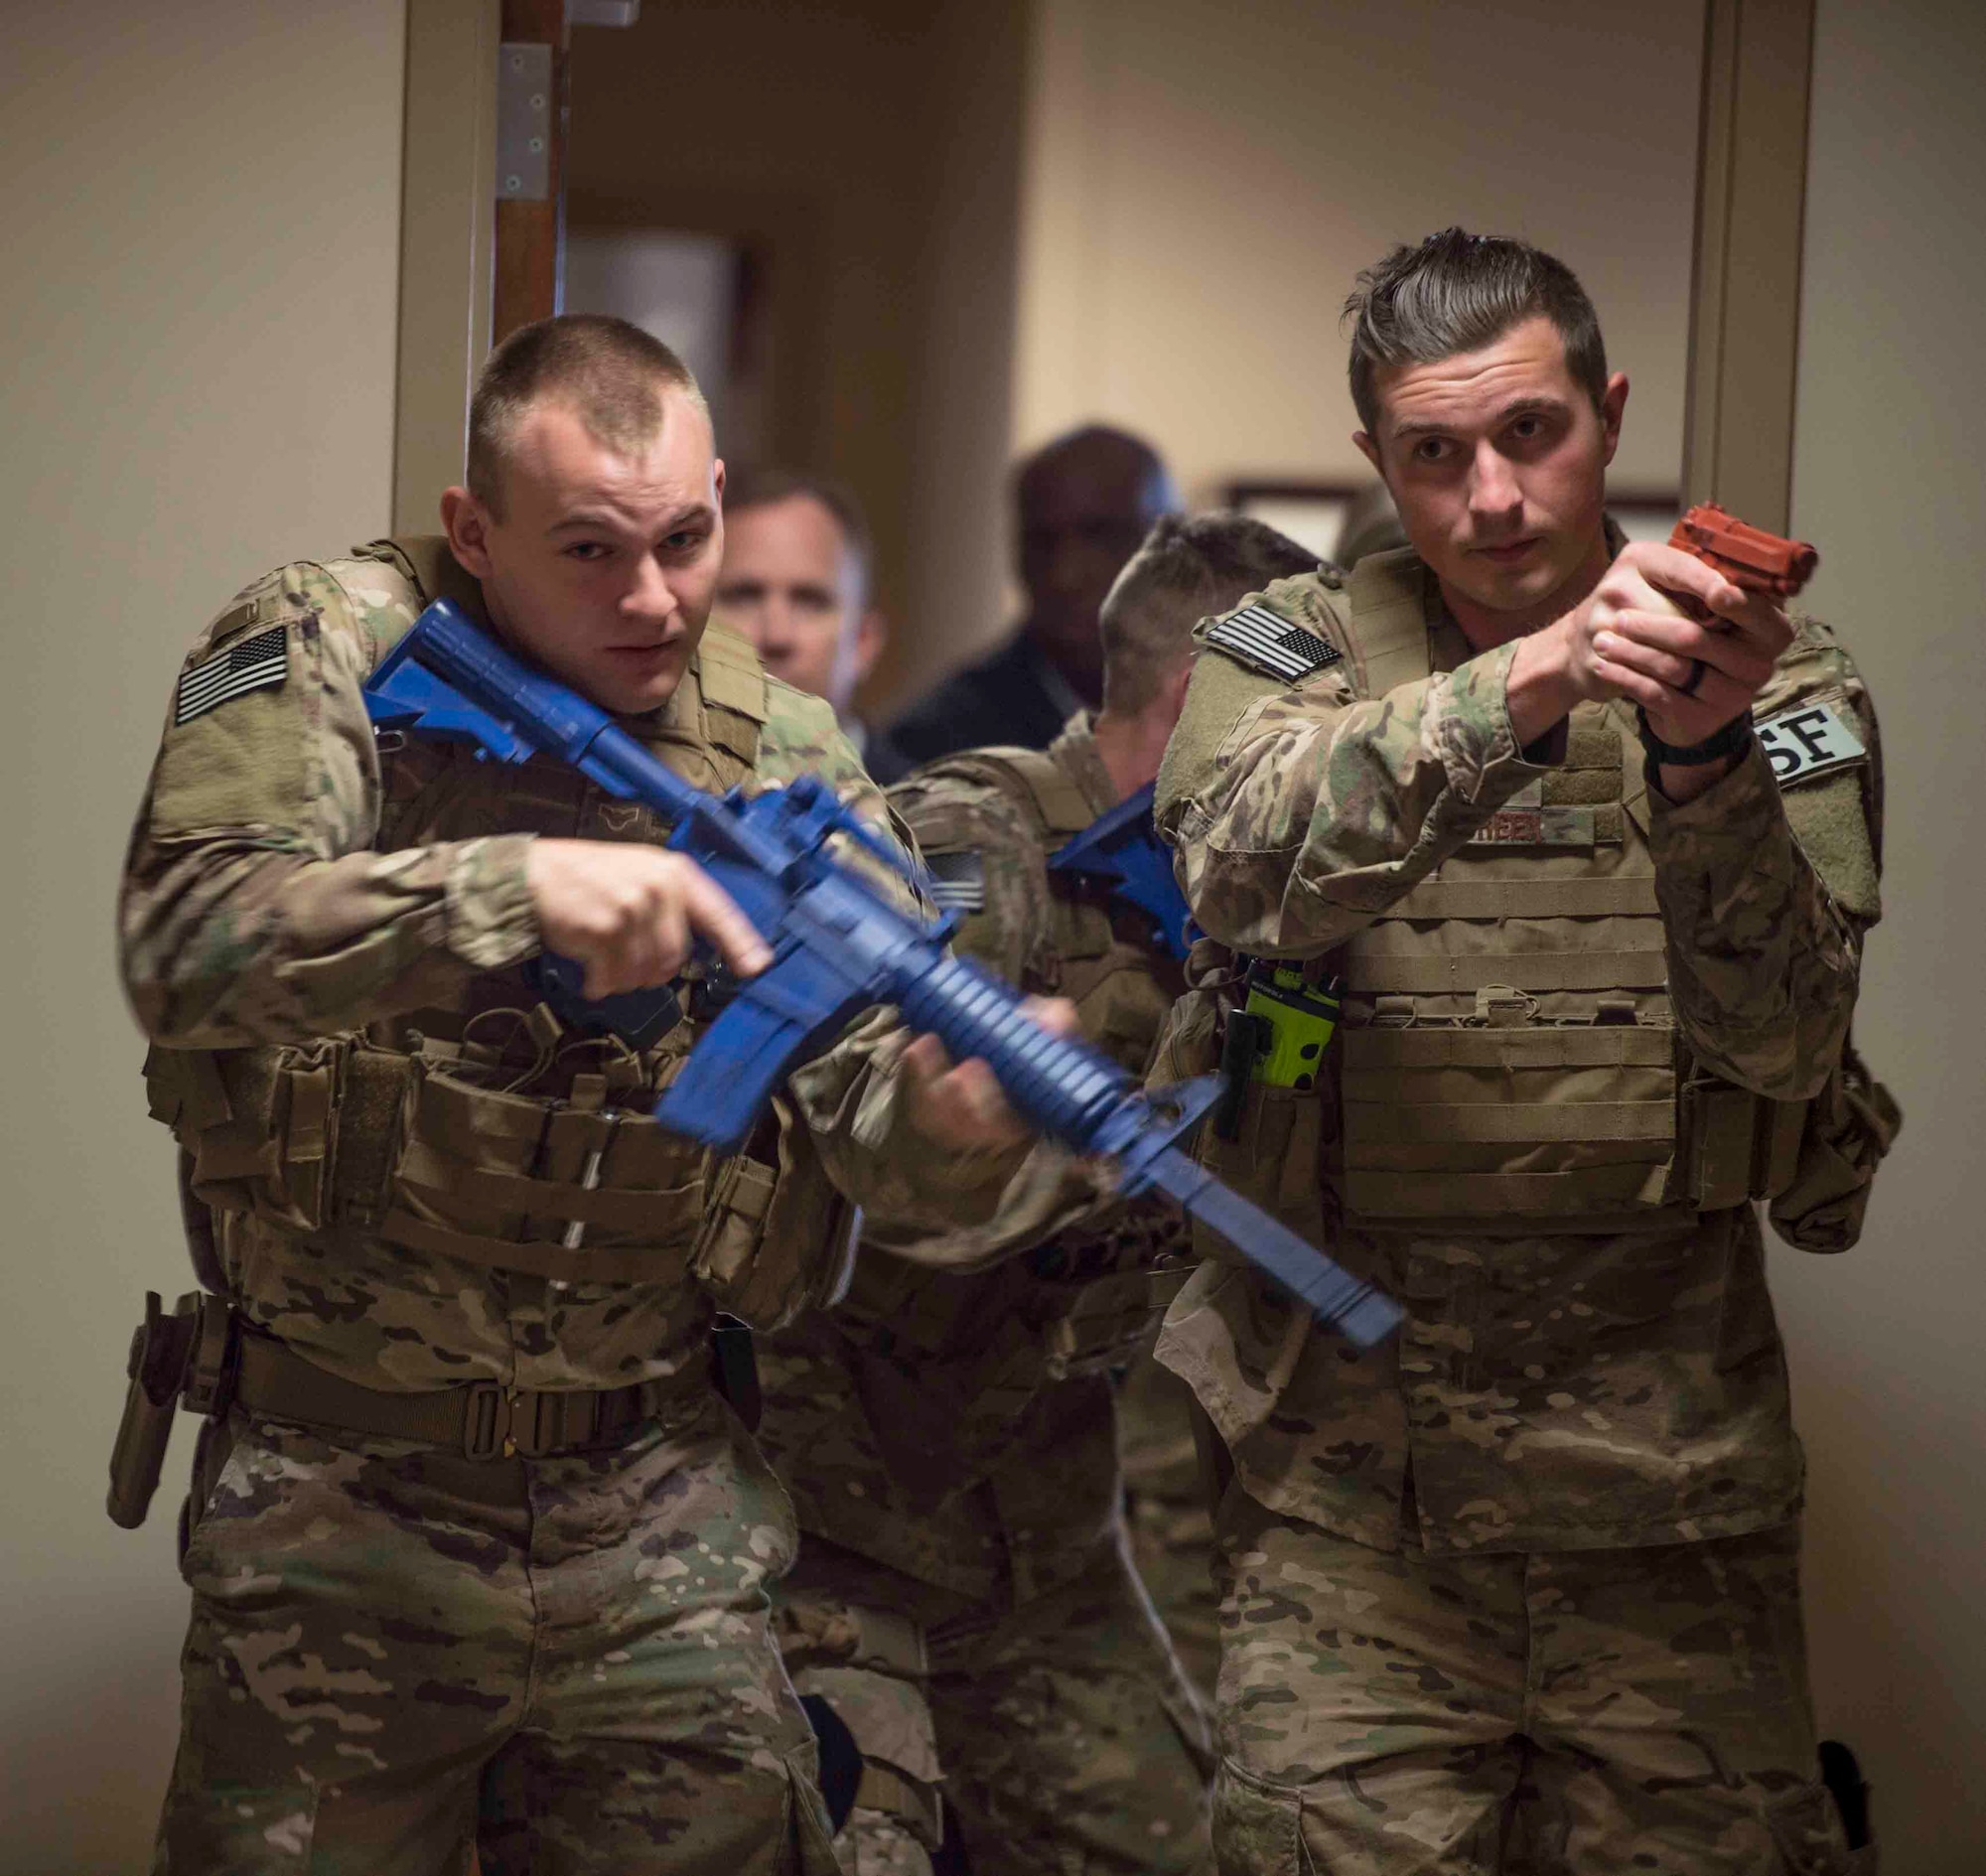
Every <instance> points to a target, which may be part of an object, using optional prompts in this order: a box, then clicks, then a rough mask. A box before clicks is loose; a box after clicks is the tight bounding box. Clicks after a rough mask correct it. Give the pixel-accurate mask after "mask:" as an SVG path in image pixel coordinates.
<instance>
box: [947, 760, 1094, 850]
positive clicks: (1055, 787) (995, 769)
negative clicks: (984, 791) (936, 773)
mask: <svg viewBox="0 0 1986 1876" xmlns="http://www.w3.org/2000/svg"><path fill="white" fill-rule="evenodd" d="M943 769H944V772H945V773H947V774H952V773H956V774H960V775H965V776H969V777H971V778H972V780H973V781H975V782H982V783H987V784H990V785H991V786H992V787H994V788H997V789H999V790H1000V791H1001V792H1002V793H1003V794H1009V795H1012V796H1013V797H1014V798H1016V799H1017V800H1021V801H1024V802H1026V803H1027V805H1028V806H1029V807H1030V808H1031V809H1032V810H1033V811H1034V815H1035V819H1036V822H1037V823H1038V825H1039V826H1040V828H1041V831H1042V832H1043V833H1044V834H1046V835H1051V836H1060V839H1058V840H1057V842H1056V844H1057V845H1060V844H1061V843H1062V841H1063V840H1066V839H1067V837H1068V836H1069V835H1070V834H1079V833H1080V832H1081V831H1082V830H1083V829H1084V828H1085V827H1087V826H1088V825H1089V823H1090V822H1091V821H1093V820H1094V819H1095V818H1096V815H1097V809H1096V808H1095V807H1094V806H1093V805H1091V803H1090V800H1089V797H1088V796H1087V795H1086V794H1083V792H1082V790H1081V789H1080V788H1078V787H1077V786H1076V783H1075V781H1074V779H1073V778H1072V777H1071V776H1069V775H1067V774H1066V773H1065V772H1064V769H1063V767H1062V765H1061V764H1060V763H1058V762H1057V761H1056V760H1055V758H1054V757H1053V756H1051V755H1050V754H1049V753H1048V752H1047V751H1046V750H1041V749H1019V748H1013V749H1010V748H1006V747H1001V748H997V749H975V750H973V751H972V752H971V753H970V754H969V755H964V756H950V757H947V758H946V759H945V761H944V763H943Z"/></svg>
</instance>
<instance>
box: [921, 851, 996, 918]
mask: <svg viewBox="0 0 1986 1876" xmlns="http://www.w3.org/2000/svg"><path fill="white" fill-rule="evenodd" d="M924 866H925V868H926V869H927V870H928V871H929V873H930V898H931V903H932V904H933V905H934V906H936V907H937V909H938V910H939V911H940V912H980V911H983V910H984V909H985V906H986V862H985V861H984V860H983V859H982V858H981V857H980V856H979V855H978V854H976V853H927V854H925V855H924Z"/></svg>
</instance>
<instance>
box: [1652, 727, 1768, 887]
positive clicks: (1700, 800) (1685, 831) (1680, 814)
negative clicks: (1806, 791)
mask: <svg viewBox="0 0 1986 1876" xmlns="http://www.w3.org/2000/svg"><path fill="white" fill-rule="evenodd" d="M1781 814H1782V809H1781V808H1780V806H1779V788H1778V784H1777V783H1776V782H1774V781H1773V766H1772V764H1771V762H1769V761H1768V760H1767V757H1766V752H1765V750H1764V749H1763V748H1762V747H1761V746H1760V744H1759V743H1757V742H1756V741H1755V742H1754V743H1753V744H1752V746H1751V747H1750V748H1749V749H1748V750H1746V752H1745V754H1744V755H1743V756H1741V757H1740V758H1739V759H1738V761H1737V762H1736V763H1735V764H1733V765H1732V768H1731V771H1730V773H1729V774H1728V775H1724V776H1720V777H1719V778H1718V780H1717V781H1715V782H1713V783H1712V784H1711V785H1710V787H1709V788H1707V789H1705V790H1704V792H1703V793H1702V794H1698V795H1695V796H1693V797H1692V798H1691V799H1689V800H1687V801H1672V800H1670V799H1669V797H1668V796H1667V795H1666V794H1663V793H1662V792H1661V790H1660V789H1659V788H1651V789H1649V791H1648V839H1649V843H1650V844H1651V845H1652V846H1653V848H1654V850H1655V855H1656V858H1657V859H1659V858H1661V857H1662V854H1663V849H1664V847H1665V846H1666V847H1668V848H1670V849H1671V850H1673V849H1674V847H1675V845H1676V843H1677V842H1679V841H1683V840H1687V841H1688V843H1689V845H1690V847H1691V849H1692V850H1693V851H1695V852H1698V853H1700V852H1701V850H1702V847H1703V844H1704V842H1705V841H1706V840H1707V841H1709V842H1711V843H1712V844H1714V845H1717V846H1729V847H1732V848H1733V849H1734V850H1736V851H1738V852H1740V853H1744V852H1749V851H1752V850H1755V849H1756V848H1757V846H1758V843H1759V841H1760V839H1761V837H1762V836H1763V835H1764V834H1765V832H1766V830H1767V829H1768V828H1769V827H1771V826H1772V825H1773V822H1775V821H1777V820H1778V819H1780V817H1781Z"/></svg>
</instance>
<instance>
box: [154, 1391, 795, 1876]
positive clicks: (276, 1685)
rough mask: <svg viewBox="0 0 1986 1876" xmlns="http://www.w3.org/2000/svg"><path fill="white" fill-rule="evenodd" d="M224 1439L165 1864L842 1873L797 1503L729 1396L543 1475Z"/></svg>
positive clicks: (200, 1581) (212, 1469)
mask: <svg viewBox="0 0 1986 1876" xmlns="http://www.w3.org/2000/svg"><path fill="white" fill-rule="evenodd" d="M213 1433H215V1434H218V1435H220V1437H219V1438H218V1439H215V1438H212V1437H211V1438H210V1439H209V1440H208V1441H207V1442H206V1447H205V1450H204V1452H203V1455H202V1461H201V1464H200V1466H199V1468H198V1470H197V1476H196V1484H195V1499H194V1509H195V1510H196V1512H197V1514H198V1515H197V1516H196V1517H195V1518H194V1521H193V1525H192V1530H191V1538H190V1542H189V1543H188V1546H187V1550H186V1556H185V1561H184V1566H183V1567H184V1574H185V1576H186V1579H187V1582H188V1584H189V1585H190V1586H191V1588H192V1590H193V1596H194V1608H193V1624H192V1628H191V1630H190V1631H189V1633H188V1636H187V1644H186V1652H185V1656H184V1660H183V1668H184V1676H185V1697H184V1710H183V1725H182V1732H181V1739H180V1748H179V1757H178V1760H177V1762H176V1764H175V1767H174V1771H173V1778H172V1784H171V1788H170V1791H169V1793H168V1796H167V1800H166V1808H165V1816H164V1820H163V1822H162V1824H161V1827H160V1833H159V1843H158V1851H157V1859H156V1862H155V1864H154V1869H155V1872H165V1871H171V1872H174V1873H175V1876H182V1873H185V1876H195V1873H197V1876H214V1872H218V1871H228V1872H236V1871H252V1872H257V1873H258V1876H260V1873H262V1872H267V1873H268V1876H276V1873H277V1872H289V1871H305V1870H309V1871H312V1872H320V1873H324V1876H360V1873H361V1872H363V1876H401V1873H402V1872H404V1873H405V1876H415V1872H419V1876H435V1873H436V1872H447V1871H463V1870H466V1869H467V1868H468V1867H469V1858H470V1851H471V1846H472V1845H475V1846H476V1848H477V1850H478V1853H479V1855H480V1858H481V1867H482V1871H483V1876H522V1873H523V1872H525V1871H530V1872H533V1873H534V1876H568V1873H570V1876H590V1873H592V1872H601V1873H602V1876H604V1873H605V1872H609V1871H612V1872H614V1873H615V1876H635V1873H636V1872H640V1871H656V1872H658V1871H663V1870H667V1871H669V1872H671V1873H672V1876H676V1873H682V1872H708V1873H709V1876H759V1873H761V1872H763V1873H764V1876H786V1873H787V1872H793V1871H803V1872H808V1876H813V1873H815V1872H831V1871H832V1870H833V1869H834V1861H833V1853H832V1850H831V1849H830V1848H829V1845H828V1841H827V1825H826V1817H825V1812H824V1810H823V1809H822V1807H821V1804H820V1799H819V1795H818V1793H817V1791H816V1790H815V1789H814V1786H813V1783H812V1780H813V1769H814V1756H813V1748H812V1736H811V1734H810V1732H809V1730H808V1727H807V1724H806V1720H805V1716H804V1715H803V1713H802V1712H801V1710H800V1708H799V1705H798V1702H797V1701H796V1699H795V1697H794V1695H793V1692H792V1689H791V1687H790V1685H789V1684H788V1682H787V1680H786V1676H785V1673H784V1671H783V1669H782V1668H781V1666H780V1659H779V1654H778V1651H777V1649H776V1647H775V1645H774V1642H773V1638H772V1633H771V1628H770V1624H769V1620H768V1597H767V1588H768V1583H769V1580H770V1579H771V1578H773V1577H776V1576H777V1575H778V1574H779V1573H780V1571H781V1570H782V1569H784V1568H785V1567H786V1565H787V1564H788V1562H789V1561H790V1560H791V1556H792V1550H793V1543H794V1532H793V1525H792V1513H791V1509H790V1507H789V1506H788V1505H787V1503H786V1501H785V1495H784V1494H783V1493H782V1492H781V1490H780V1487H779V1485H778V1484H777V1483H776V1482H775V1481H774V1479H773V1477H772V1475H771V1473H770V1472H769V1471H768V1470H767V1469H766V1467H765V1464H764V1462H763V1461H761V1460H760V1459H759V1457H758V1456H757V1454H756V1453H755V1452H754V1450H753V1449H752V1446H751V1444H750V1442H749V1441H748V1440H747V1439H746V1438H745V1436H744V1434H743V1432H742V1431H741V1430H740V1429H739V1427H738V1425H737V1423H736V1421H735V1420H734V1419H733V1418H732V1417H731V1415H730V1413H729V1411H728V1409H726V1408H725V1407H724V1406H723V1405H722V1404H721V1403H719V1402H718V1401H716V1400H714V1399H711V1398H708V1397H701V1398H698V1399H693V1400H692V1401H691V1402H689V1403H688V1404H687V1405H686V1406H685V1408H684V1409H683V1410H682V1411H681V1412H680V1413H678V1414H677V1415H675V1416H674V1418H673V1420H672V1421H664V1422H662V1423H651V1424H650V1425H648V1426H646V1427H642V1428H639V1429H637V1430H636V1431H635V1432H634V1433H633V1434H632V1435H631V1436H629V1437H628V1438H627V1439H626V1441H625V1442H624V1443H623V1444H621V1445H619V1446H618V1447H614V1448H611V1449H608V1450H602V1451H593V1452H588V1453H581V1454H568V1455H562V1456H558V1457H553V1458H544V1459H526V1458H523V1457H521V1456H520V1457H516V1458H511V1459H492V1460H469V1459H465V1458H462V1457H460V1456H459V1455H451V1454H444V1453H438V1452H436V1451H434V1450H433V1449H431V1448H425V1447H416V1446H413V1445H410V1444H409V1443H407V1442H404V1441H394V1440H375V1439H364V1438H358V1437H355V1436H354V1437H343V1436H340V1437H337V1438H334V1437H331V1436H329V1435H327V1434H325V1433H323V1432H308V1431H305V1430H302V1429H300V1428H297V1427H294V1426H285V1425H279V1424H276V1423H274V1422H270V1421H265V1420H258V1421H256V1422H253V1423H249V1422H247V1421H245V1420H243V1419H242V1418H241V1417H240V1416H239V1415H238V1414H237V1415H236V1416H235V1417H234V1418H233V1419H231V1420H230V1421H229V1422H227V1423H225V1424H224V1425H222V1426H216V1427H215V1428H214V1429H213Z"/></svg>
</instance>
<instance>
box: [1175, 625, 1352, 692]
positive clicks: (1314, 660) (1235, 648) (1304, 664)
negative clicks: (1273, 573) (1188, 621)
mask: <svg viewBox="0 0 1986 1876" xmlns="http://www.w3.org/2000/svg"><path fill="white" fill-rule="evenodd" d="M1206 643H1207V644H1208V645H1217V646H1218V647H1219V648H1220V649H1222V650H1223V651H1225V652H1226V653H1227V654H1228V655H1229V656H1230V657H1234V658H1238V659H1239V660H1240V661H1241V662H1242V663H1243V664H1246V665H1248V666H1249V667H1250V668H1252V669H1254V670H1258V671H1267V672H1268V674H1269V675H1270V676H1271V677H1280V678H1282V679H1283V680H1284V681H1285V682H1287V683H1292V684H1295V683H1300V682H1301V681H1302V680H1303V679H1304V678H1306V677H1308V676H1309V675H1310V674H1311V672H1313V671H1321V670H1323V669H1324V668H1325V666H1326V665H1328V664H1336V663H1337V662H1338V661H1339V660H1340V659H1341V658H1342V657H1344V655H1345V653H1344V652H1343V651H1341V650H1340V649H1338V647H1337V646H1335V645H1333V644H1332V643H1331V641H1330V640H1329V639H1322V638H1320V637H1319V636H1318V635H1317V634H1316V633H1315V632H1313V631H1311V629H1310V628H1309V627H1308V626H1299V625H1294V624H1292V623H1291V622H1290V621H1289V620H1287V619H1285V618H1284V617H1283V616H1282V615H1281V614H1280V613H1272V612H1271V611H1270V610H1269V609H1268V608H1267V607H1266V606H1244V607H1242V608H1241V610H1240V611H1239V612H1238V613H1229V614H1228V615H1227V617H1226V618H1225V619H1221V620H1217V621H1215V623H1214V624H1212V625H1210V626H1208V627H1207V628H1206Z"/></svg>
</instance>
